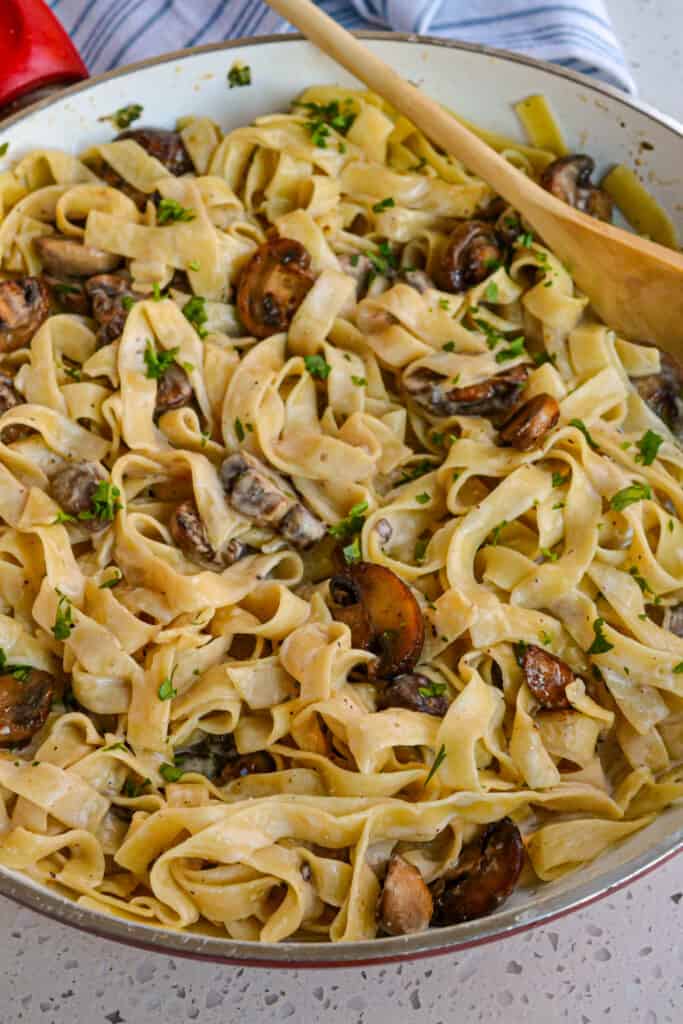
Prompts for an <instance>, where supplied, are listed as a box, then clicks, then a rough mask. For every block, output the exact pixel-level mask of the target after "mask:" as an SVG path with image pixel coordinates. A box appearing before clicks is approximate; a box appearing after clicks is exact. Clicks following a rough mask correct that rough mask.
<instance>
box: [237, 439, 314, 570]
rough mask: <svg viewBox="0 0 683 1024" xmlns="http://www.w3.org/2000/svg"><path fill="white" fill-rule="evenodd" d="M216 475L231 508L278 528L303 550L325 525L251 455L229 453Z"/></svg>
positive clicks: (262, 524) (277, 476)
mask: <svg viewBox="0 0 683 1024" xmlns="http://www.w3.org/2000/svg"><path fill="white" fill-rule="evenodd" d="M220 478H221V483H222V484H223V488H224V490H225V492H226V493H227V494H228V495H229V498H230V504H231V505H232V507H233V508H234V509H235V511H237V512H239V513H240V514H241V515H243V516H246V517H247V518H248V519H253V520H254V522H255V523H256V524H257V525H258V526H266V527H270V528H271V529H273V530H278V531H279V532H280V533H281V534H282V536H283V537H284V538H285V539H286V540H288V541H289V543H290V544H293V545H294V546H295V547H297V548H300V549H302V550H305V549H306V548H309V547H311V546H312V545H313V544H316V543H317V542H318V541H319V540H322V538H323V537H324V536H325V532H326V531H325V526H324V524H323V523H321V521H320V520H319V519H318V518H317V516H314V515H313V514H312V513H311V512H309V511H308V509H307V508H305V506H304V505H302V503H301V502H300V501H296V500H295V498H294V497H292V495H291V494H290V493H288V489H287V485H286V483H285V481H284V480H283V479H282V478H281V477H280V476H279V475H278V474H276V473H274V472H273V471H272V470H271V469H269V468H267V467H266V466H264V465H263V464H262V463H261V462H259V460H258V459H256V458H254V456H253V455H249V454H248V453H245V452H235V453H234V454H232V455H229V456H228V457H227V459H225V460H224V461H223V464H222V466H221V469H220Z"/></svg>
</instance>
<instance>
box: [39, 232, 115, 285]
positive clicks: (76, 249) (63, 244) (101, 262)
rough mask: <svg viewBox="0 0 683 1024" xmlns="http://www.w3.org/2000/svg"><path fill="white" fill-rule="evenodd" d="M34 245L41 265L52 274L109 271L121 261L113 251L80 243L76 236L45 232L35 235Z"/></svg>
mask: <svg viewBox="0 0 683 1024" xmlns="http://www.w3.org/2000/svg"><path fill="white" fill-rule="evenodd" d="M34 245H35V247H36V252H37V253H38V257H39V259H40V262H41V263H42V264H43V269H44V270H47V272H48V273H49V274H53V275H54V276H55V277H58V278H64V277H92V276H93V275H94V274H108V273H109V272H110V271H111V270H116V268H117V267H119V266H120V265H121V262H122V259H121V257H120V256H118V255H117V254H116V253H111V252H105V251H104V250H103V249H94V248H93V247H92V246H90V245H83V243H82V242H79V241H78V240H77V239H75V238H64V237H62V236H60V235H46V236H45V237H44V238H36V240H35V242H34Z"/></svg>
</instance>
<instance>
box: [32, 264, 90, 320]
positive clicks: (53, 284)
mask: <svg viewBox="0 0 683 1024" xmlns="http://www.w3.org/2000/svg"><path fill="white" fill-rule="evenodd" d="M43 280H44V281H45V284H46V285H47V286H48V288H49V289H50V293H51V295H52V299H53V301H54V302H55V303H56V304H57V305H59V306H61V307H62V309H65V310H66V312H67V313H75V314H76V315H77V316H88V315H89V313H90V300H89V298H88V293H87V292H86V290H85V284H84V282H83V281H79V280H78V279H77V278H75V277H70V278H67V277H53V276H52V275H51V274H43Z"/></svg>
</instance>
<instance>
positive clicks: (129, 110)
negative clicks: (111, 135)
mask: <svg viewBox="0 0 683 1024" xmlns="http://www.w3.org/2000/svg"><path fill="white" fill-rule="evenodd" d="M143 109H144V108H143V107H142V105H141V104H140V103H129V104H128V106H127V107H119V109H118V110H115V111H114V113H113V114H105V115H104V117H98V119H97V120H98V121H111V123H112V124H113V125H114V127H115V128H119V129H120V130H121V131H123V129H124V128H130V126H131V125H132V123H133V121H137V120H138V118H139V117H140V116H141V115H142V111H143Z"/></svg>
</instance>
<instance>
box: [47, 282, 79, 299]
mask: <svg viewBox="0 0 683 1024" xmlns="http://www.w3.org/2000/svg"><path fill="white" fill-rule="evenodd" d="M80 290H81V289H80V288H79V287H78V285H74V284H66V282H65V281H58V282H57V283H56V284H53V285H52V291H53V292H54V293H55V295H58V296H59V297H60V299H61V298H62V296H63V295H78V294H79V292H80Z"/></svg>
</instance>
